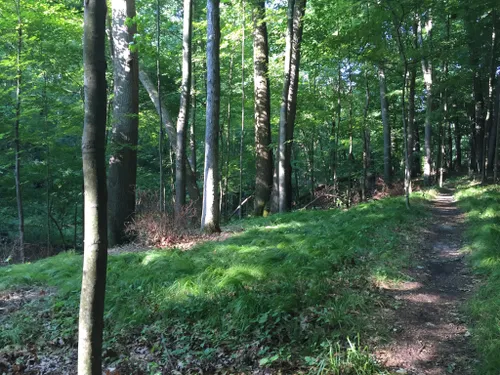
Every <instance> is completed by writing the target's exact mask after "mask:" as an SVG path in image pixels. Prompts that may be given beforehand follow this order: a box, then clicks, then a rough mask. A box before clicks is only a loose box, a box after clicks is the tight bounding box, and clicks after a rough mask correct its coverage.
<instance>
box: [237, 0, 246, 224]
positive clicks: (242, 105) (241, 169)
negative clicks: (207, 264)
mask: <svg viewBox="0 0 500 375" xmlns="http://www.w3.org/2000/svg"><path fill="white" fill-rule="evenodd" d="M241 7H242V24H241V31H242V37H241V129H240V171H239V172H240V183H239V188H240V191H239V193H240V194H239V197H240V199H239V201H240V202H243V151H244V150H245V149H244V145H243V143H244V141H245V31H246V30H245V29H246V15H245V0H241ZM238 215H239V218H240V220H241V218H242V215H243V207H242V208H241V209H240V210H239V212H238Z"/></svg>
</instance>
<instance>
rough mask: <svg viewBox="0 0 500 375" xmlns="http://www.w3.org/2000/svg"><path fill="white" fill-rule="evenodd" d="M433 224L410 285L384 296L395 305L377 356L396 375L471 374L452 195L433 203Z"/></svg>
mask: <svg viewBox="0 0 500 375" xmlns="http://www.w3.org/2000/svg"><path fill="white" fill-rule="evenodd" d="M432 210H433V219H432V222H431V225H430V226H429V227H428V228H427V229H426V230H425V232H424V241H423V242H422V243H423V248H422V251H421V253H419V254H418V255H417V264H418V266H417V267H416V268H415V269H414V270H412V272H411V274H412V276H413V278H414V281H412V282H406V283H404V284H403V285H400V286H399V287H398V288H392V289H391V290H389V291H388V292H389V294H390V295H391V296H392V297H393V298H394V299H395V300H396V301H395V303H396V305H398V304H401V305H400V306H399V308H398V309H397V310H396V312H395V314H394V322H395V323H394V327H393V332H394V335H393V336H394V337H393V340H392V341H391V342H390V344H388V345H387V346H386V347H384V348H383V349H381V350H380V351H379V353H378V356H379V358H380V359H381V361H382V363H384V364H385V366H387V367H388V368H389V369H391V370H393V371H395V372H396V373H397V374H408V375H445V374H459V375H469V374H472V373H473V371H472V367H473V365H474V363H473V362H474V353H473V351H472V349H471V345H470V342H469V341H470V340H469V336H470V333H469V331H468V330H467V327H466V325H465V321H464V317H463V316H462V313H461V311H460V309H461V307H463V303H464V301H465V300H466V299H467V297H468V295H469V293H470V291H471V288H472V285H473V279H472V277H471V275H470V274H469V272H468V270H467V269H466V266H465V263H464V259H463V255H462V254H460V248H461V243H462V233H463V230H464V217H463V214H462V213H461V212H460V211H459V210H458V208H457V206H456V203H455V201H454V199H453V192H452V191H451V190H448V191H446V192H444V193H441V194H440V195H439V196H438V197H437V199H436V200H435V201H434V203H433V207H432Z"/></svg>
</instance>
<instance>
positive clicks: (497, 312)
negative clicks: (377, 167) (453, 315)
mask: <svg viewBox="0 0 500 375" xmlns="http://www.w3.org/2000/svg"><path fill="white" fill-rule="evenodd" d="M456 198H457V199H458V202H459V205H460V207H461V208H462V209H463V210H464V211H465V212H466V217H467V226H468V230H467V233H466V237H467V240H468V241H467V242H468V243H467V246H466V248H465V251H466V252H467V253H469V254H470V260H471V264H472V266H473V269H474V270H475V271H476V273H477V274H478V275H479V278H480V280H481V283H480V284H479V287H478V288H477V291H476V293H475V296H474V297H473V299H472V300H471V301H470V302H469V304H468V312H469V314H470V317H471V320H472V322H473V324H472V327H473V329H472V333H473V336H472V337H473V339H474V342H475V346H476V349H477V352H478V354H479V356H480V363H479V365H478V366H479V368H478V373H480V374H483V375H497V374H498V369H499V368H500V356H499V355H498V353H500V186H498V185H496V186H494V185H491V186H481V185H473V184H463V185H461V186H459V190H458V192H457V194H456Z"/></svg>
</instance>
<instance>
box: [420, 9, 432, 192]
mask: <svg viewBox="0 0 500 375" xmlns="http://www.w3.org/2000/svg"><path fill="white" fill-rule="evenodd" d="M421 22H422V21H420V24H419V27H420V28H421V27H422V26H421ZM423 31H425V35H423V32H422V30H420V44H421V46H423V43H424V36H425V37H426V38H427V41H428V42H429V44H430V45H429V46H426V48H422V49H423V50H424V51H425V52H424V54H423V55H422V73H423V75H424V82H425V139H424V143H425V145H424V149H425V152H424V182H425V184H426V185H427V186H429V185H430V184H431V174H432V143H431V142H432V139H431V137H432V122H431V120H432V105H433V96H432V81H433V70H432V67H433V64H432V57H431V56H430V53H431V52H432V15H431V12H430V10H429V11H428V14H427V20H426V21H425V24H424V30H423Z"/></svg>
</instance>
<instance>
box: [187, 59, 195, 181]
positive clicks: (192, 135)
mask: <svg viewBox="0 0 500 375" xmlns="http://www.w3.org/2000/svg"><path fill="white" fill-rule="evenodd" d="M191 70H192V72H191V124H190V126H189V148H190V152H189V160H188V163H189V164H190V165H191V168H192V169H193V174H194V175H195V176H196V77H195V64H194V62H192V67H191ZM186 169H187V168H186Z"/></svg>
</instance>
